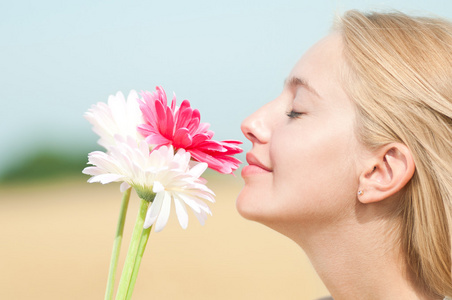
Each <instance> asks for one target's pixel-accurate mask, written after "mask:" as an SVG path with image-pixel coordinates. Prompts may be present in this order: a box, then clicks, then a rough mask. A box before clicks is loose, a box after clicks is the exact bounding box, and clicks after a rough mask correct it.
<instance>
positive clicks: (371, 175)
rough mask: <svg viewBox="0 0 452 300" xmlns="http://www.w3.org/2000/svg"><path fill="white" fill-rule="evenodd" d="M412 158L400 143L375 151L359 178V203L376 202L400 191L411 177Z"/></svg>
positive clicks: (412, 171)
mask: <svg viewBox="0 0 452 300" xmlns="http://www.w3.org/2000/svg"><path fill="white" fill-rule="evenodd" d="M414 170H415V165H414V160H413V156H412V155H411V151H410V150H409V149H408V147H407V146H406V145H404V144H402V143H391V144H388V145H385V146H384V147H382V148H380V149H379V150H377V151H375V152H374V153H373V155H372V156H371V157H370V158H369V159H367V161H366V162H365V169H364V171H363V172H362V173H361V174H360V177H359V192H358V199H359V201H360V202H361V203H372V202H378V201H381V200H384V199H387V198H389V197H390V196H392V195H394V194H396V193H397V192H398V191H400V190H401V189H402V188H403V187H404V186H405V185H406V184H407V183H408V181H410V179H411V178H412V177H413V174H414Z"/></svg>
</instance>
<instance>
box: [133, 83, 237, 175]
mask: <svg viewBox="0 0 452 300" xmlns="http://www.w3.org/2000/svg"><path fill="white" fill-rule="evenodd" d="M141 96H142V98H141V99H140V101H139V103H140V109H141V112H142V113H143V118H144V121H145V123H144V124H142V125H139V126H138V132H139V133H141V134H142V135H143V136H144V137H145V140H146V142H147V143H148V144H151V145H153V146H155V147H156V148H159V147H161V146H169V145H172V146H173V147H174V148H175V150H177V149H185V150H186V151H187V152H190V154H191V156H192V157H193V158H194V159H196V160H197V161H200V162H205V163H207V164H208V166H209V167H210V168H211V169H214V170H216V171H218V172H220V173H225V174H229V173H232V172H233V171H234V170H236V169H237V168H238V166H239V164H240V163H241V161H240V160H238V159H236V158H234V157H233V155H235V154H237V153H240V152H242V149H241V148H240V147H239V145H240V144H242V142H240V141H234V140H229V141H215V140H212V137H213V134H214V133H213V131H211V130H209V126H210V124H209V123H201V116H200V113H199V111H198V110H197V109H192V108H191V107H190V102H189V101H188V100H184V101H183V102H182V104H181V105H180V107H176V96H175V95H174V97H173V100H172V101H171V106H168V103H167V98H166V93H165V91H164V90H163V88H162V87H156V91H155V92H152V93H151V92H148V91H145V92H142V93H141Z"/></svg>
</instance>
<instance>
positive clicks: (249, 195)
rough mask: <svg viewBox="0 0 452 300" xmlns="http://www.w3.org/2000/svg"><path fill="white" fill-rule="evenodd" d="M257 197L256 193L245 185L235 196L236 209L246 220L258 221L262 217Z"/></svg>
mask: <svg viewBox="0 0 452 300" xmlns="http://www.w3.org/2000/svg"><path fill="white" fill-rule="evenodd" d="M259 199H260V197H259V196H258V195H256V194H255V193H253V191H252V190H250V189H249V188H247V187H246V186H245V187H244V188H243V189H242V190H241V191H240V194H239V195H238V196H237V200H236V203H235V205H236V208H237V211H238V212H239V214H240V215H241V216H242V217H244V218H245V219H247V220H251V221H259V219H261V218H262V215H261V210H262V208H261V207H260V206H261V203H259Z"/></svg>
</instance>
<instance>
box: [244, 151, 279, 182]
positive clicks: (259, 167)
mask: <svg viewBox="0 0 452 300" xmlns="http://www.w3.org/2000/svg"><path fill="white" fill-rule="evenodd" d="M246 161H247V162H248V164H249V165H248V166H245V167H243V169H242V177H248V176H252V175H257V174H265V173H270V172H272V170H271V169H270V168H268V167H267V166H265V165H264V164H263V163H261V162H260V161H259V160H258V159H257V158H256V156H254V155H253V154H252V153H250V152H248V153H247V154H246Z"/></svg>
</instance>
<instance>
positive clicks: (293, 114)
mask: <svg viewBox="0 0 452 300" xmlns="http://www.w3.org/2000/svg"><path fill="white" fill-rule="evenodd" d="M286 115H287V116H288V117H289V118H290V119H296V118H299V117H300V116H301V115H303V113H301V112H296V111H294V110H291V111H289V112H287V113H286Z"/></svg>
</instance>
